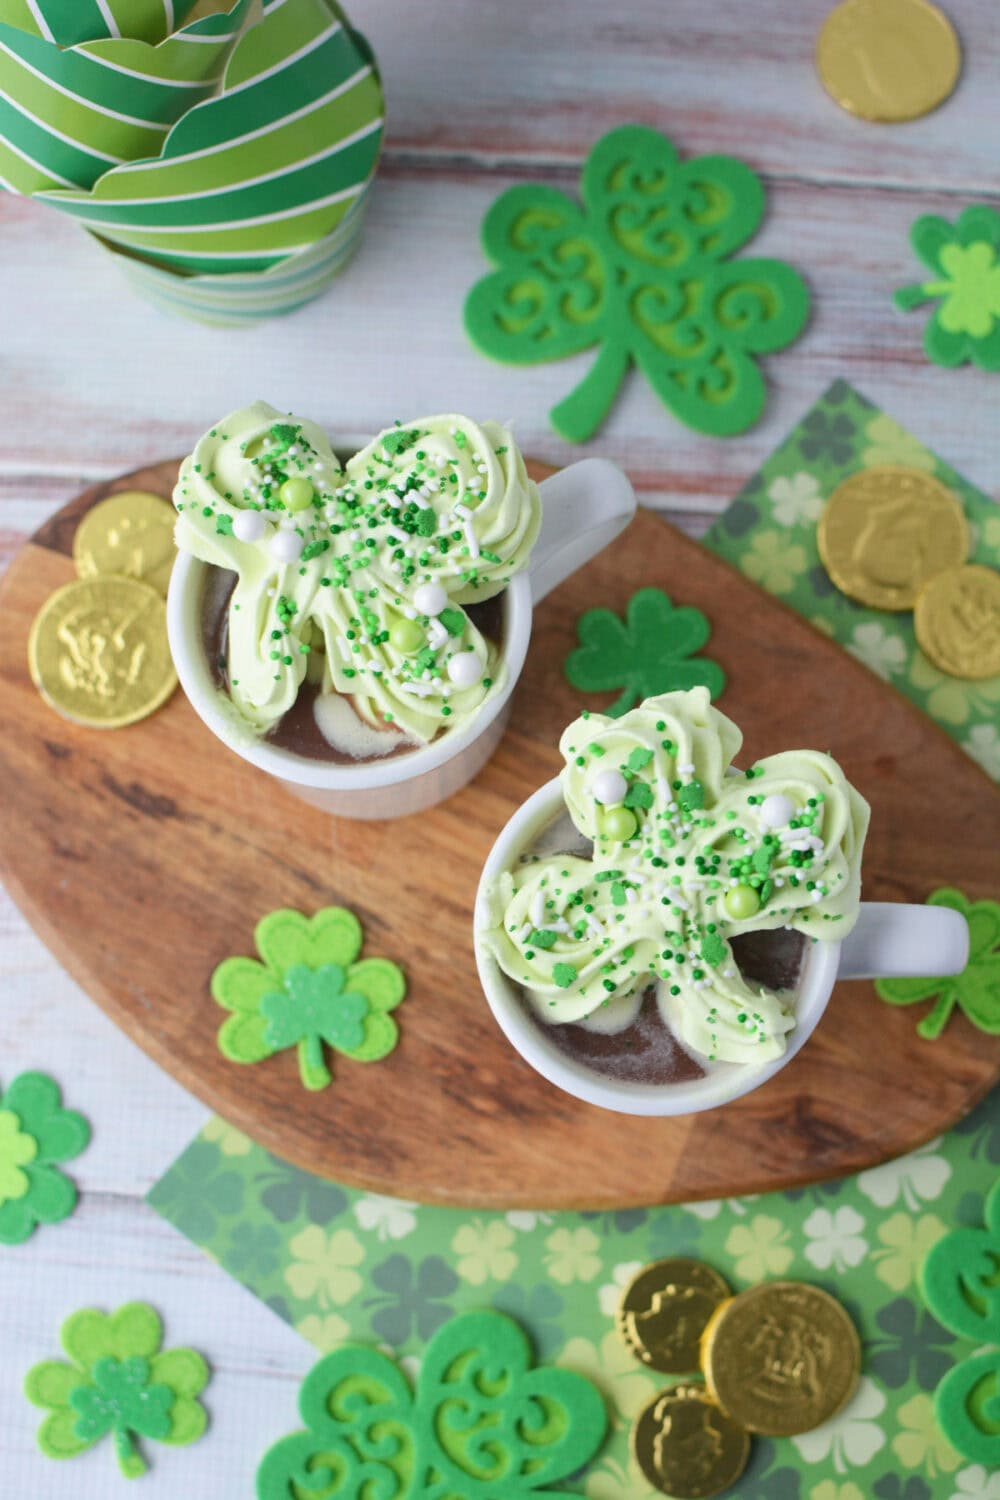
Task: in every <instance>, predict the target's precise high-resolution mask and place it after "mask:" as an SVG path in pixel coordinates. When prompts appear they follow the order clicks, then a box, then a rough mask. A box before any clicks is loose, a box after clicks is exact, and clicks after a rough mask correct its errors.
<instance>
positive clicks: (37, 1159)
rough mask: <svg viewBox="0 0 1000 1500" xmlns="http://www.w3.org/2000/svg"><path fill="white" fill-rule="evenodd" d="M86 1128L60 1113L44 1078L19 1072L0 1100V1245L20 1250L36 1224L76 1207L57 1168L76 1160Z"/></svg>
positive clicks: (71, 1114)
mask: <svg viewBox="0 0 1000 1500" xmlns="http://www.w3.org/2000/svg"><path fill="white" fill-rule="evenodd" d="M89 1141H90V1126H89V1125H88V1124H87V1122H86V1120H85V1119H84V1118H83V1116H82V1115H79V1114H77V1113H76V1111H75V1110H71V1109H63V1108H62V1100H61V1096H60V1093H59V1086H58V1084H57V1083H56V1082H55V1080H54V1079H52V1078H49V1077H48V1076H47V1074H45V1073H22V1074H20V1076H19V1077H17V1078H15V1079H14V1081H13V1083H12V1084H11V1085H10V1087H9V1088H8V1089H7V1091H6V1093H4V1094H3V1095H0V1244H4V1245H19V1244H21V1243H23V1241H24V1240H26V1239H27V1238H28V1236H29V1235H30V1234H31V1233H32V1231H33V1230H34V1229H35V1226H36V1225H38V1224H56V1223H58V1222H59V1220H60V1219H65V1218H66V1217H67V1216H68V1215H69V1214H71V1213H72V1212H73V1209H74V1208H75V1207H76V1188H75V1187H74V1185H73V1183H72V1182H70V1180H69V1178H68V1177H65V1176H64V1175H63V1174H62V1172H60V1171H59V1169H58V1167H57V1166H56V1163H57V1162H64V1161H69V1160H70V1159H71V1158H72V1157H74V1156H79V1154H80V1152H81V1151H83V1150H84V1149H85V1147H86V1146H87V1145H88V1144H89Z"/></svg>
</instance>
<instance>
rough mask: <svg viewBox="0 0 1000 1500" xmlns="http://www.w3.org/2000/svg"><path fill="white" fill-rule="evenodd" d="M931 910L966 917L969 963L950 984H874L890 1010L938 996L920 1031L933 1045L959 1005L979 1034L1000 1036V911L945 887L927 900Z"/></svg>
mask: <svg viewBox="0 0 1000 1500" xmlns="http://www.w3.org/2000/svg"><path fill="white" fill-rule="evenodd" d="M927 904H928V906H950V907H952V908H953V909H954V910H955V911H959V912H961V913H962V916H963V917H964V918H965V920H966V921H967V922H968V924H969V962H968V963H967V964H966V966H965V968H964V969H963V970H962V972H961V974H956V975H954V976H953V977H951V978H948V979H935V978H927V979H876V981H875V990H876V993H877V994H879V995H880V996H881V997H882V999H883V1000H888V1002H889V1004H890V1005H914V1004H916V1002H917V1001H919V1000H930V999H933V997H934V996H935V995H936V996H937V997H938V1000H937V1004H936V1005H935V1006H934V1007H933V1009H932V1010H930V1011H929V1012H928V1013H927V1015H926V1016H924V1018H923V1020H922V1021H920V1023H919V1025H918V1026H917V1032H918V1034H919V1035H920V1036H922V1037H926V1038H927V1039H928V1040H929V1041H933V1039H934V1038H935V1037H937V1036H940V1035H941V1033H942V1031H943V1030H944V1028H945V1025H946V1024H947V1021H948V1017H949V1016H950V1015H951V1013H952V1011H953V1010H954V1008H955V1006H956V1005H957V1006H958V1008H959V1010H962V1011H964V1012H965V1014H966V1016H967V1017H968V1019H969V1020H970V1021H971V1022H972V1024H973V1026H978V1027H979V1030H980V1031H987V1032H990V1033H997V1032H1000V905H998V903H997V902H996V901H967V900H966V898H965V897H964V896H963V895H962V892H961V891H956V890H951V889H949V888H947V887H946V888H944V889H942V890H940V891H935V892H934V894H933V895H932V896H929V897H928V898H927Z"/></svg>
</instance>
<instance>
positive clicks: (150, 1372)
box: [24, 1302, 208, 1479]
mask: <svg viewBox="0 0 1000 1500" xmlns="http://www.w3.org/2000/svg"><path fill="white" fill-rule="evenodd" d="M59 1341H60V1343H61V1344H62V1346H63V1349H64V1350H65V1351H66V1353H67V1354H68V1355H69V1358H70V1361H71V1363H70V1364H66V1363H65V1362H64V1361H63V1360H57V1359H47V1360H43V1361H42V1362H41V1363H40V1364H37V1365H33V1366H32V1368H31V1369H30V1370H29V1371H28V1373H27V1375H26V1376H25V1379H24V1392H25V1395H26V1396H27V1398H28V1400H29V1401H30V1402H32V1404H33V1405H34V1406H42V1407H47V1408H48V1410H49V1413H50V1414H49V1416H47V1417H46V1418H45V1420H44V1422H43V1423H42V1425H41V1427H40V1428H39V1429H38V1446H39V1448H40V1449H41V1450H42V1452H43V1453H44V1454H45V1455H46V1457H47V1458H74V1457H75V1456H76V1455H77V1454H78V1453H83V1452H85V1451H86V1450H87V1449H88V1448H91V1447H93V1445H94V1443H96V1442H99V1441H100V1439H101V1438H103V1437H107V1436H108V1434H109V1433H110V1435H111V1437H112V1439H113V1441H114V1445H115V1455H116V1457H117V1459H118V1464H119V1467H120V1468H121V1471H122V1473H123V1474H124V1475H125V1477H126V1479H137V1478H138V1477H139V1476H140V1475H141V1474H145V1472H146V1464H145V1461H144V1460H143V1458H142V1455H141V1454H140V1453H139V1451H138V1449H137V1448H136V1446H135V1439H136V1438H139V1437H145V1438H153V1439H155V1440H156V1441H157V1442H161V1443H171V1444H173V1445H176V1446H180V1445H183V1444H186V1443H193V1442H194V1441H195V1439H196V1438H199V1437H201V1434H202V1433H203V1432H204V1430H205V1426H206V1423H207V1421H208V1417H207V1415H206V1412H205V1408H204V1407H203V1406H202V1405H201V1403H200V1401H198V1400H197V1397H198V1396H199V1395H200V1393H201V1392H202V1391H203V1390H204V1388H205V1385H206V1383H207V1381H208V1367H207V1365H206V1364H205V1361H204V1360H203V1359H202V1357H201V1355H200V1354H196V1353H195V1351H194V1350H193V1349H167V1350H163V1351H161V1348H160V1345H161V1344H162V1342H163V1324H162V1323H161V1321H160V1318H159V1315H158V1314H157V1313H156V1311H155V1310H154V1309H153V1308H152V1307H150V1306H149V1305H148V1303H145V1302H127V1303H126V1304H125V1306H124V1307H120V1308H119V1309H118V1310H117V1312H113V1313H108V1314H105V1313H101V1312H98V1311H97V1310H96V1309H95V1308H91V1307H85V1308H83V1309H82V1310H81V1311H80V1312H76V1313H74V1314H73V1315H72V1317H70V1318H67V1319H66V1322H65V1323H64V1324H63V1326H62V1328H61V1329H60V1332H59Z"/></svg>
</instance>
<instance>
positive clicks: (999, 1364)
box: [934, 1349, 1000, 1470]
mask: <svg viewBox="0 0 1000 1500" xmlns="http://www.w3.org/2000/svg"><path fill="white" fill-rule="evenodd" d="M934 1415H935V1416H936V1418H937V1423H938V1426H939V1427H940V1429H941V1432H942V1435H943V1436H944V1437H945V1439H946V1440H947V1441H948V1442H949V1443H950V1444H951V1446H952V1447H953V1448H954V1449H955V1450H956V1451H957V1452H958V1453H961V1455H962V1457H963V1458H967V1459H969V1461H970V1462H971V1463H974V1464H983V1465H984V1467H985V1468H987V1469H989V1470H993V1469H1000V1349H989V1350H987V1352H986V1353H985V1354H977V1355H974V1356H973V1358H971V1359H963V1360H962V1361H961V1363H960V1364H957V1365H956V1366H955V1367H954V1369H952V1370H949V1371H948V1373H947V1375H946V1376H945V1377H944V1379H943V1380H942V1381H941V1384H940V1385H939V1386H938V1388H937V1390H936V1391H935V1392H934Z"/></svg>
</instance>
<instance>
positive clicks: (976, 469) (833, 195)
mask: <svg viewBox="0 0 1000 1500" xmlns="http://www.w3.org/2000/svg"><path fill="white" fill-rule="evenodd" d="M514 180H515V179H514V178H511V177H505V178H498V179H497V180H496V181H495V182H490V183H485V182H483V181H482V179H480V178H476V177H470V178H468V179H465V180H462V179H455V178H453V177H451V176H448V175H444V176H437V175H432V176H429V177H421V178H419V179H413V178H410V177H402V178H401V177H397V176H394V175H389V176H387V177H386V178H385V180H384V181H382V182H381V183H380V184H379V187H378V190H377V192H376V193H375V194H374V201H373V203H372V208H371V214H370V221H369V226H368V230H367V236H366V240H365V243H364V244H363V246H362V249H361V252H360V254H359V256H358V258H357V260H356V261H355V262H354V263H353V264H352V265H351V266H350V267H349V268H348V270H347V271H346V272H345V274H344V276H343V277H342V278H341V280H340V281H339V283H338V284H336V285H335V286H334V287H333V288H332V289H331V290H330V292H329V293H328V294H327V295H326V296H325V297H323V298H322V299H321V300H320V301H318V302H316V303H315V304H313V305H312V306H311V307H307V308H304V309H302V310H301V311H300V312H298V313H295V314H293V315H292V316H291V317H290V318H288V319H285V320H280V321H278V322H272V323H268V324H264V325H262V326H260V327H257V328H255V329H240V330H219V329H212V328H204V327H200V326H198V325H195V324H187V323H178V322H174V321H172V320H170V319H169V318H168V317H166V316H165V315H164V314H162V313H160V312H158V311H156V310H155V309H153V308H150V307H147V306H146V305H145V304H143V303H142V302H140V301H138V300H136V299H135V298H134V297H132V296H130V295H127V294H126V293H125V291H124V289H123V287H122V286H121V284H120V282H119V279H118V275H117V271H116V268H115V267H114V266H112V265H110V264H108V263H107V262H106V261H105V260H104V259H103V258H102V256H101V255H100V253H99V252H98V251H97V250H96V248H95V247H94V246H93V245H91V244H88V243H87V242H86V240H85V238H84V236H83V235H82V234H80V233H78V232H77V230H76V229H75V228H74V227H73V226H71V225H69V224H68V223H66V222H64V221H63V220H61V219H59V218H58V217H56V216H52V215H47V214H46V213H45V211H44V210H43V209H41V208H40V207H39V206H37V205H32V204H25V203H23V202H19V203H17V204H16V206H15V212H16V217H17V219H18V223H19V232H18V233H17V234H13V235H4V234H3V233H2V225H0V284H2V285H3V286H4V287H5V288H6V289H8V290H9V293H10V296H11V299H12V300H11V306H12V307H14V308H15V309H16V315H15V317H14V318H13V319H12V320H11V322H10V323H9V324H8V325H7V326H6V327H5V330H4V340H3V346H2V348H0V361H2V366H0V372H2V374H0V378H2V384H3V387H4V388H5V391H6V408H7V409H6V413H5V415H6V420H5V422H4V424H3V426H2V428H0V472H2V471H3V470H4V468H5V466H6V465H7V464H8V463H13V464H20V465H24V464H25V463H29V464H35V465H38V466H39V467H40V468H42V467H44V466H45V465H46V464H48V463H52V464H54V465H56V466H57V471H58V472H68V471H69V470H79V471H83V472H86V473H90V472H107V471H108V470H112V471H116V470H120V469H125V468H129V467H132V466H135V465H138V464H141V463H144V462H147V461H149V460H150V459H156V458H162V457H163V456H164V455H169V454H170V453H172V452H173V453H180V452H182V451H184V450H185V449H186V447H187V446H188V445H189V444H190V443H191V441H192V440H193V439H194V437H196V436H197V435H198V434H199V433H200V432H201V431H202V430H203V429H204V428H205V426H206V425H207V424H208V423H210V422H211V421H214V420H215V419H216V418H217V417H218V416H220V415H222V414H223V413H224V412H225V411H227V410H229V409H231V408H232V407H235V406H238V405H241V404H243V403H244V402H246V401H247V400H249V399H251V398H253V397H255V396H263V397H265V398H268V399H270V400H271V401H273V402H274V403H275V404H276V405H278V406H281V407H285V408H289V409H296V410H299V411H302V412H305V413H308V414H310V415H312V416H315V417H317V418H318V419H319V420H321V421H323V422H325V423H326V424H327V425H328V426H329V427H330V428H331V430H333V429H337V430H339V431H340V432H342V433H344V434H345V436H347V437H351V436H356V435H358V434H361V433H364V432H366V431H371V430H372V429H373V428H375V427H376V426H378V425H381V424H384V423H385V422H386V421H387V420H391V419H392V418H394V417H402V418H404V419H405V418H407V417H410V416H414V415H417V414H419V413H424V412H427V411H433V410H441V409H442V408H446V407H449V406H451V407H456V408H459V409H464V410H467V411H470V412H473V413H477V414H479V415H482V416H487V415H495V416H497V417H500V418H508V417H513V418H514V419H515V420H516V430H517V434H518V437H519V440H520V442H521V444H522V446H523V447H524V448H525V450H526V451H529V452H532V453H534V454H536V455H537V456H538V457H540V458H544V459H547V460H549V461H551V462H554V463H565V462H567V461H568V459H570V458H571V457H576V456H580V455H582V454H583V453H585V452H601V453H606V454H607V455H608V456H609V457H611V458H614V459H616V460H617V461H619V462H620V463H622V464H624V466H625V467H626V468H627V469H628V470H629V472H630V474H632V475H633V477H634V479H635V480H636V482H637V484H638V485H639V486H640V488H642V489H646V490H651V491H656V492H658V493H660V494H663V495H664V496H667V497H669V498H670V499H671V500H672V501H673V503H676V504H678V505H701V506H705V507H715V506H719V505H721V504H722V502H724V501H725V500H726V499H727V498H729V497H731V496H732V495H733V494H734V493H735V492H736V490H738V489H739V487H740V485H741V484H742V483H743V481H744V480H745V479H746V478H747V476H748V475H749V474H750V473H752V472H753V470H754V469H755V468H756V467H757V466H758V464H759V463H760V461H761V460H762V459H763V458H764V457H765V455H766V454H767V453H768V452H769V451H770V449H771V448H772V447H773V446H774V445H775V443H776V442H777V441H779V440H780V438H781V437H782V436H783V434H784V433H785V432H786V431H787V430H788V428H789V427H790V426H791V425H792V424H793V423H794V422H795V421H797V420H798V418H799V417H800V416H801V415H802V412H803V411H804V410H805V409H806V407H808V406H809V405H810V404H811V402H812V401H813V400H814V399H815V397H816V396H817V395H818V394H819V393H820V391H821V390H822V389H823V388H824V387H825V386H826V385H827V384H828V383H829V381H831V380H832V379H834V378H835V377H837V376H844V377H846V378H848V379H850V380H852V381H854V382H855V384H857V385H858V386H860V388H861V389H862V390H863V391H865V392H866V394H868V395H869V396H870V397H871V398H872V399H873V400H875V401H877V402H879V403H880V404H882V405H884V406H885V407H886V408H887V409H888V410H889V411H890V412H891V413H892V415H894V416H895V417H896V418H898V419H899V420H900V421H902V422H903V423H904V424H906V425H908V426H910V427H912V428H913V429H914V431H916V432H917V433H918V434H919V435H920V436H921V437H922V438H923V439H924V441H926V442H927V443H929V444H930V445H931V446H933V447H936V448H937V449H939V450H940V451H941V452H942V453H943V454H944V455H945V456H946V457H947V458H949V459H950V460H952V461H953V462H955V463H957V464H958V466H959V467H960V468H963V469H964V470H965V471H966V472H967V473H968V475H969V477H970V478H971V479H973V480H975V481H977V482H979V483H980V484H982V485H983V486H985V487H987V488H988V487H990V486H991V485H992V484H994V483H995V481H996V473H997V458H998V452H997V442H998V437H997V426H996V423H995V420H994V413H995V402H996V393H997V389H998V387H997V377H996V376H995V375H990V374H987V373H985V372H983V371H980V370H976V369H972V368H964V369H960V370H955V371H943V370H940V369H938V368H937V367H936V366H933V365H929V364H928V363H927V361H926V360H925V358H924V355H923V352H922V347H921V327H922V318H921V316H920V315H919V314H913V315H910V316H908V317H907V316H904V315H902V314H899V313H897V312H896V310H895V309H894V307H893V306H892V301H891V296H892V291H893V289H894V288H895V287H896V286H899V285H901V284H903V283H905V282H907V281H909V280H912V279H913V277H914V275H915V274H917V268H916V266H915V264H914V261H913V258H912V255H911V252H910V249H909V244H908V238H907V232H908V228H909V225H910V223H911V221H912V219H913V218H914V216H915V215H916V214H917V213H918V212H920V211H922V210H938V211H945V210H947V209H948V208H949V205H948V204H947V203H946V202H945V200H944V199H943V198H942V197H941V196H940V195H935V194H921V193H916V192H910V191H899V192H873V191H866V192H859V191H858V190H854V189H848V188H842V187H825V188H819V187H816V186H813V185H806V184H787V185H782V186H781V187H780V188H778V189H777V190H775V191H774V192H772V194H771V199H770V215H769V218H768V221H767V223H766V224H765V226H764V228H763V230H762V232H761V234H760V235H759V236H758V237H757V240H756V241H755V243H754V249H755V251H760V252H761V253H773V254H776V255H779V256H784V257H785V258H787V259H790V260H792V261H793V262H794V263H795V264H796V265H797V266H798V267H800V269H801V270H802V271H803V272H804V274H805V275H806V277H807V279H808V280H809V282H810V285H811V287H812V289H813V296H814V312H813V317H812V322H811V324H810V326H809V328H808V330H807V331H806V333H805V335H804V336H803V337H802V339H801V340H800V341H799V342H798V344H797V345H795V346H794V347H793V348H792V349H790V350H788V351H786V352H785V353H783V354H779V355H776V356H774V357H772V358H771V359H769V360H768V361H766V362H765V368H766V371H767V376H768V381H769V384H770V387H771V393H770V400H769V405H768V409H767V414H766V417H765V419H764V421H762V422H761V423H760V424H759V425H758V426H757V427H756V428H755V429H754V430H753V431H752V432H750V433H748V434H746V435H745V436H743V437H739V438H735V439H726V440H718V439H711V438H707V437H704V436H702V435H701V434H698V433H693V432H691V431H689V430H688V429H687V428H685V427H683V426H681V425H680V424H679V423H677V422H676V421H675V420H674V419H673V418H672V417H671V416H670V415H669V413H667V412H665V411H664V410H663V408H662V407H661V406H660V404H659V402H658V401H657V400H656V398H655V396H654V395H653V393H652V392H651V391H650V390H649V389H648V387H646V386H645V384H644V383H643V381H642V380H641V378H639V377H638V376H637V375H635V374H633V375H631V376H630V377H629V379H628V381H627V382H626V386H625V390H624V393H623V396H622V399H621V400H620V401H619V403H618V405H617V407H616V408H615V410H614V412H613V414H612V416H611V418H610V420H609V421H608V423H607V424H606V425H605V427H604V429H603V431H602V432H601V433H600V434H599V435H598V437H597V438H596V439H595V440H594V441H593V442H592V443H590V444H589V445H587V446H586V447H583V448H580V447H576V448H574V447H571V446H570V445H568V444H566V443H564V442H563V441H562V440H561V439H560V438H558V437H557V436H556V435H555V434H554V433H553V432H552V431H551V429H550V428H549V427H548V424H547V422H546V412H547V410H548V408H549V407H550V406H551V405H552V404H553V403H554V402H556V401H557V400H558V399H560V397H561V396H563V395H564V394H566V393H567V392H568V391H569V389H570V388H571V387H572V385H573V384H574V383H575V382H576V381H577V380H579V379H580V378H581V377H582V375H583V374H584V372H585V370H586V369H587V368H588V366H589V362H590V360H591V358H592V356H591V355H589V354H586V355H580V356H575V357H574V358H572V359H569V360H565V361H561V362H558V363H554V364H543V365H537V366H534V367H520V368H515V367H511V366H505V365H498V364H495V363H493V362H492V361H489V360H487V359H484V358H483V357H482V356H480V355H478V354H477V353H476V352H475V351H474V350H473V349H472V348H471V346H470V345H469V343H468V341H467V339H466V337H465V334H464V331H463V329H462V326H461V303H462V298H463V295H464V292H465V290H466V288H468V287H469V286H471V285H472V283H473V282H474V281H475V280H476V278H477V277H478V276H479V275H481V274H482V273H483V271H484V270H485V266H484V262H483V259H482V255H481V253H480V250H479V246H478V228H479V223H480V220H481V218H482V215H483V213H484V211H485V209H486V208H487V207H488V205H489V203H490V202H491V201H492V199H493V196H494V195H495V193H496V192H497V191H498V190H499V189H500V188H502V187H504V186H506V185H508V184H509V183H510V182H513V181H514ZM8 212H10V206H9V202H8V203H0V215H2V214H6V213H8ZM29 231H30V232H29ZM84 284H85V285H86V286H87V295H86V297H82V296H81V295H80V293H79V287H80V286H81V285H84ZM43 311H44V313H45V316H46V323H47V326H51V327H52V328H57V329H58V330H59V336H58V338H45V339H40V338H39V336H38V327H39V322H38V319H39V317H40V316H41V314H42V312H43ZM108 328H114V330H115V336H114V337H113V338H109V337H107V336H106V330H107V329H108ZM80 371H86V372H87V373H86V378H85V379H81V378H80Z"/></svg>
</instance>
